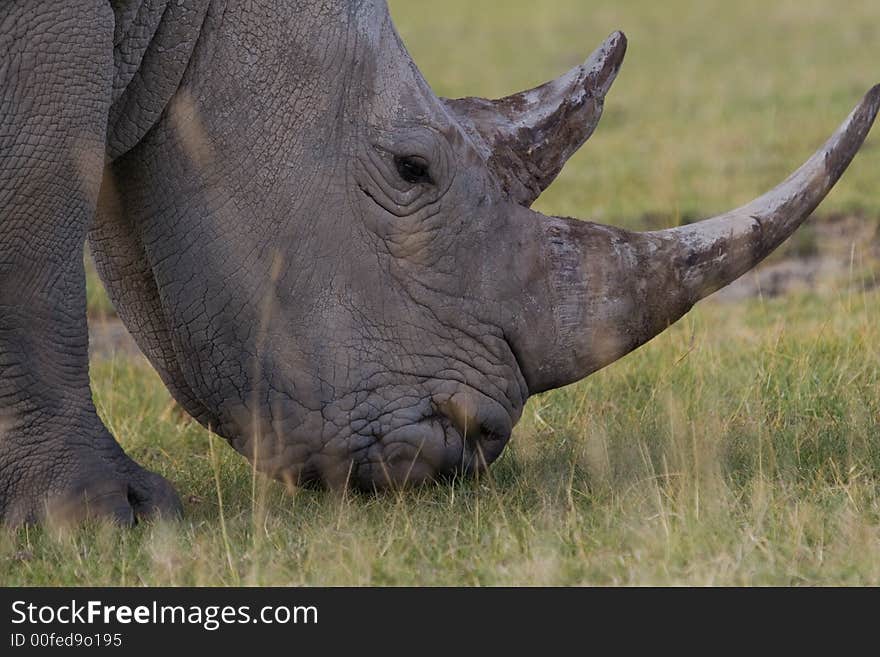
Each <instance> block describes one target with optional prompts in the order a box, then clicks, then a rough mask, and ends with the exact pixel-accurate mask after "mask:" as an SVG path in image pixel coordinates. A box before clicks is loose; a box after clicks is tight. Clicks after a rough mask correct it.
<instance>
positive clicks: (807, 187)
mask: <svg viewBox="0 0 880 657" xmlns="http://www.w3.org/2000/svg"><path fill="white" fill-rule="evenodd" d="M11 7H12V8H11V10H10V11H9V12H8V13H7V15H6V17H5V18H4V19H2V22H0V46H3V47H4V48H6V50H7V51H8V52H10V53H11V54H12V57H11V58H10V61H12V62H14V65H13V66H11V67H7V68H6V69H2V72H0V75H2V76H3V79H2V87H0V89H2V93H3V95H2V102H3V106H2V113H0V121H2V123H0V212H2V214H0V217H2V220H0V221H2V231H0V274H2V277H0V306H2V308H3V310H4V312H3V313H0V359H2V360H0V364H2V365H3V369H2V371H0V515H2V517H3V518H4V520H6V521H7V522H21V521H33V520H39V519H41V518H43V517H44V516H45V515H46V514H47V513H48V514H49V515H50V516H55V517H57V516H59V515H60V516H64V517H67V518H75V519H76V518H81V517H84V516H86V515H99V516H107V517H110V518H112V519H114V520H116V521H117V522H120V523H131V522H134V521H135V519H136V518H145V517H149V516H151V515H155V514H157V513H164V514H169V515H171V514H176V513H179V510H180V504H179V501H178V500H177V497H176V494H175V493H174V491H173V489H172V488H171V486H170V485H169V484H168V483H167V482H165V481H164V480H163V479H161V478H160V477H158V476H157V475H154V474H152V473H149V472H146V471H144V470H142V469H141V468H140V467H139V466H137V464H135V463H133V462H132V461H130V460H129V459H128V457H126V456H125V455H124V454H123V452H122V450H121V448H119V446H118V445H117V444H116V442H115V441H114V440H113V438H112V437H111V436H110V434H109V433H108V432H107V430H106V429H105V428H104V427H103V425H102V424H101V422H100V420H99V419H98V418H97V415H96V413H95V411H94V407H93V405H92V401H91V396H90V392H89V389H88V369H87V368H88V360H87V353H86V350H87V335H86V326H85V304H84V299H83V285H84V283H83V273H82V262H81V247H82V242H83V240H84V239H85V236H86V232H87V231H88V239H89V242H90V245H91V248H92V252H93V254H94V255H95V259H96V263H97V265H98V269H99V272H100V274H101V276H102V279H103V280H104V282H105V285H106V287H107V289H108V292H109V293H110V296H111V298H112V300H113V302H114V305H115V307H116V308H117V311H118V313H119V315H120V317H121V318H122V320H123V321H124V322H125V324H126V326H127V327H128V329H129V330H130V332H131V333H132V335H133V336H134V337H135V339H136V340H137V342H138V344H139V346H140V347H141V349H142V350H143V352H144V353H145V354H146V356H147V357H148V358H149V360H150V361H151V363H152V364H153V366H154V367H155V368H156V370H157V371H158V372H159V374H160V376H161V377H162V379H163V381H164V382H165V384H166V385H167V387H168V388H169V390H170V391H171V393H172V394H173V395H174V397H175V398H176V399H177V400H178V401H179V402H180V403H181V405H182V406H183V407H184V408H185V409H186V410H187V411H188V412H189V413H191V414H192V415H193V416H194V417H195V418H196V419H198V420H199V421H200V422H202V423H203V424H205V425H206V426H209V427H211V428H212V429H213V430H214V431H216V432H217V433H219V434H220V435H222V436H224V437H225V438H226V439H228V440H229V442H230V443H231V444H232V446H233V447H234V448H235V449H237V450H238V451H240V452H241V453H243V454H244V455H245V456H247V457H248V458H249V459H251V460H253V461H254V462H255V464H256V467H257V468H258V469H259V470H261V471H263V472H265V473H267V474H269V475H270V476H274V477H277V478H279V479H282V480H284V481H287V482H289V483H291V484H308V483H315V484H322V485H326V486H345V485H352V486H355V487H359V488H364V489H374V488H385V487H398V486H402V485H405V484H413V483H418V482H421V481H425V480H428V479H433V478H437V477H443V476H448V475H454V474H457V473H469V472H473V471H475V470H478V469H480V468H482V467H485V466H487V465H488V464H490V463H491V462H492V461H493V460H495V459H496V458H497V457H498V455H499V454H500V453H501V451H502V449H503V448H504V446H505V444H506V442H507V440H508V439H509V437H510V433H511V431H512V428H513V426H514V424H515V423H516V421H517V420H518V419H519V416H520V414H521V412H522V408H523V405H524V403H525V401H526V399H527V398H528V396H529V394H534V393H535V392H539V391H541V390H546V389H549V388H553V387H558V386H561V385H565V384H567V383H570V382H572V381H575V380H577V379H579V378H581V377H583V376H586V375H587V374H589V373H590V372H592V371H595V370H596V369H598V368H600V367H603V366H604V365H606V364H608V363H610V362H612V361H613V360H615V359H616V358H619V357H620V356H622V355H623V354H625V353H627V352H628V351H630V350H631V349H633V348H635V347H637V346H639V345H640V344H642V343H644V342H646V341H647V340H649V339H650V338H651V337H653V335H655V334H656V333H658V332H660V331H662V330H663V329H664V328H665V327H666V326H668V325H669V324H670V323H672V322H674V321H675V320H676V319H678V317H680V316H681V315H682V314H683V313H684V312H686V311H687V309H689V308H690V306H691V305H692V304H693V303H694V302H695V301H696V300H698V299H699V298H702V297H703V296H705V295H706V294H709V293H711V292H712V291H714V290H715V289H718V287H720V286H722V285H724V284H726V283H728V282H730V281H731V280H733V279H734V278H736V277H737V276H739V275H740V274H742V273H743V272H744V271H746V270H747V269H748V268H749V267H751V266H753V265H754V264H756V263H757V262H759V261H760V260H761V259H762V258H763V257H764V256H766V255H767V254H768V253H769V252H770V251H772V249H773V248H775V246H776V245H778V244H779V243H780V242H781V241H782V240H784V239H785V238H786V237H787V236H788V235H790V234H791V232H792V231H793V230H794V229H795V228H796V227H797V225H798V224H799V223H800V222H801V221H802V220H803V219H804V218H805V217H806V216H807V215H809V213H810V212H811V211H812V210H813V208H815V206H816V204H818V202H819V201H820V200H821V198H822V197H823V196H824V195H825V193H827V191H828V190H829V189H830V187H831V185H833V184H834V182H835V181H836V180H837V178H838V177H839V176H840V174H841V173H842V171H843V169H845V168H846V165H847V164H848V163H849V161H850V159H851V158H852V157H853V155H854V154H855V152H856V151H857V149H858V147H859V145H860V144H861V142H862V140H863V139H864V137H865V135H866V134H867V131H868V129H869V127H870V125H871V122H872V121H873V119H874V116H875V115H876V112H877V106H878V104H880V92H878V91H877V89H875V90H872V92H871V93H869V95H868V96H866V98H865V100H863V102H862V104H861V105H860V106H859V107H858V108H857V110H856V112H855V113H854V114H853V116H852V117H851V119H850V120H849V121H848V123H847V124H845V126H844V128H842V130H841V131H840V132H839V133H838V134H837V135H836V136H835V138H832V140H831V141H829V143H828V144H827V145H826V147H825V149H824V150H823V151H821V152H820V153H819V154H818V155H817V157H816V158H815V159H814V160H811V162H810V163H808V164H807V165H805V168H804V169H802V170H801V172H800V173H799V174H798V176H799V177H796V178H794V179H792V181H793V182H792V181H789V183H786V184H787V185H788V186H783V187H780V188H778V189H777V190H775V191H774V192H771V193H770V194H769V195H767V196H766V197H762V199H759V200H758V201H756V202H755V203H754V204H752V205H751V206H747V207H746V208H743V209H741V210H739V211H734V212H733V213H730V214H729V215H725V216H722V217H720V218H716V219H713V220H710V221H708V222H704V223H702V224H697V225H696V226H693V227H686V228H685V229H676V230H675V231H662V232H659V233H646V234H634V233H628V232H626V231H621V230H618V229H614V228H611V227H604V226H598V225H596V224H590V223H586V222H578V221H574V220H567V219H559V218H549V217H543V216H541V215H539V214H537V213H534V212H532V211H531V210H529V209H528V205H529V204H530V203H531V202H532V201H533V200H534V199H535V198H536V197H537V195H538V194H539V193H540V192H541V190H543V189H544V188H546V186H547V185H549V184H550V182H552V180H553V178H555V176H556V175H557V174H558V173H559V171H560V170H561V168H562V166H563V164H564V162H565V160H566V159H567V157H569V156H570V155H571V154H572V153H573V152H574V151H575V150H576V149H577V148H578V147H579V146H580V145H581V144H583V143H584V141H586V139H587V138H588V137H589V136H590V134H592V132H593V130H594V129H595V127H596V124H597V123H598V120H599V117H600V116H601V112H602V104H603V100H604V96H605V93H606V92H607V91H608V88H609V87H610V85H611V83H612V82H613V79H614V77H615V75H616V73H617V70H618V68H619V66H620V63H621V61H622V58H623V53H624V50H625V47H626V40H625V38H624V37H623V35H621V34H619V33H615V34H614V35H612V36H611V37H610V38H609V40H607V41H606V42H605V43H604V44H602V46H600V48H599V49H598V50H597V51H596V53H594V55H593V56H592V57H591V58H590V59H588V60H587V61H586V62H585V64H584V65H583V66H581V67H577V68H575V69H573V70H572V71H570V72H569V73H568V74H566V75H565V76H563V77H561V78H559V80H557V81H554V82H553V83H549V84H548V85H545V86H543V87H539V88H538V89H535V90H532V91H529V92H523V93H521V94H515V95H513V96H510V97H508V98H505V99H500V100H498V101H488V100H485V99H473V98H471V99H459V100H443V99H440V98H437V97H436V96H435V95H434V93H433V92H432V91H431V89H430V87H429V86H428V84H427V83H426V82H425V80H424V79H423V78H422V76H421V74H420V73H419V72H418V70H417V69H416V67H415V65H414V64H413V63H412V60H411V59H410V57H409V55H408V54H407V52H406V50H405V48H404V47H403V44H402V43H401V42H400V39H399V37H398V36H397V33H396V31H395V30H394V27H393V24H392V23H391V20H390V17H389V15H388V10H387V7H386V6H385V3H384V2H382V1H380V0H363V1H360V2H357V1H351V2H342V1H339V2H331V1H325V2H297V3H288V2H277V3H262V4H260V5H258V6H251V5H250V4H249V3H240V2H235V1H233V0H226V1H223V0H218V1H217V2H211V3H208V2H195V1H188V2H183V3H178V2H176V1H174V2H162V1H160V0H156V1H153V2H146V1H145V2H113V3H110V4H109V5H106V4H103V3H101V2H79V3H76V2H69V3H68V4H66V5H65V8H66V10H67V11H61V12H59V11H57V10H56V8H54V6H53V5H52V3H48V2H46V3H42V4H41V3H36V2H31V3H25V2H16V3H13V4H12V5H11ZM37 52H39V53H42V55H41V57H40V58H35V56H34V53H37ZM38 60H39V64H38V63H37V61H38ZM62 74H63V76H64V80H65V84H64V85H59V84H56V83H54V80H55V78H54V77H53V75H57V76H61V75H62ZM59 104H63V105H64V107H65V111H64V113H63V114H62V117H61V119H60V120H56V121H55V122H54V123H53V124H52V126H51V127H50V126H47V122H46V118H45V117H46V116H48V115H51V111H50V108H53V107H57V106H58V105H59ZM10 153H11V155H8V154H10ZM7 158H11V161H9V159H7ZM102 160H103V161H104V164H105V165H104V166H103V167H102V166H101V162H102ZM22 291H24V294H23V293H22ZM24 300H26V301H27V303H25V301H24ZM39 327H45V328H39Z"/></svg>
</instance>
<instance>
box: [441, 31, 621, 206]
mask: <svg viewBox="0 0 880 657" xmlns="http://www.w3.org/2000/svg"><path fill="white" fill-rule="evenodd" d="M625 53H626V37H625V36H624V34H623V33H622V32H615V33H614V34H612V35H611V36H609V37H608V38H607V39H606V40H605V42H604V43H603V44H602V45H601V46H599V48H597V49H596V51H595V52H594V53H593V54H592V55H590V57H589V58H588V59H587V61H585V62H584V63H583V64H581V65H580V66H576V67H574V68H573V69H571V70H570V71H569V72H568V73H566V74H565V75H563V76H561V77H559V78H557V79H555V80H553V81H551V82H548V83H546V84H544V85H541V86H540V87H536V88H535V89H530V90H528V91H522V92H520V93H517V94H513V95H512V96H507V97H505V98H499V99H498V100H487V99H485V98H459V99H456V100H448V99H447V100H444V102H445V103H446V107H447V108H448V109H449V110H450V111H451V112H452V113H453V114H454V115H455V118H456V120H457V121H458V122H459V123H460V124H461V125H462V126H463V127H464V128H465V129H466V130H467V131H468V133H469V134H470V136H471V138H472V139H473V141H474V143H475V144H476V145H477V147H478V149H480V150H481V151H482V154H483V156H484V157H485V158H486V162H487V164H488V166H489V168H491V169H492V170H493V172H494V173H495V175H496V177H497V178H498V179H499V180H500V181H501V184H502V186H503V187H504V189H505V191H506V192H507V194H508V196H509V197H510V198H511V199H512V200H514V201H515V202H517V203H519V204H520V205H523V206H525V207H528V206H530V205H531V204H532V203H533V202H534V200H535V199H536V198H538V196H539V195H540V194H541V192H542V191H544V190H545V189H546V188H547V187H548V186H549V185H550V183H551V182H553V180H554V179H555V178H556V176H558V175H559V172H560V171H561V170H562V167H563V166H564V165H565V163H566V161H567V160H568V158H570V157H571V156H572V155H573V154H574V153H575V151H577V149H579V148H580V147H581V146H582V145H583V144H584V142H586V141H587V140H588V139H589V138H590V136H591V135H592V134H593V131H594V130H595V129H596V126H597V125H598V124H599V119H600V118H601V116H602V106H603V104H604V101H605V95H606V94H607V93H608V90H609V89H610V88H611V84H612V83H613V82H614V79H615V78H616V77H617V72H618V71H619V70H620V65H621V64H622V63H623V56H624V54H625Z"/></svg>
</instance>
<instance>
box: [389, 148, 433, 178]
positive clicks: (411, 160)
mask: <svg viewBox="0 0 880 657" xmlns="http://www.w3.org/2000/svg"><path fill="white" fill-rule="evenodd" d="M394 165H395V166H396V167H397V173H398V174H400V177H401V178H403V179H404V180H405V181H406V182H408V183H410V184H411V185H418V184H419V183H429V184H430V183H432V182H433V181H432V180H431V174H430V172H429V171H428V163H427V162H426V161H425V160H424V159H423V158H421V157H419V156H418V155H406V156H402V157H396V158H394Z"/></svg>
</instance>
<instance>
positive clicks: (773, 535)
mask: <svg viewBox="0 0 880 657" xmlns="http://www.w3.org/2000/svg"><path fill="white" fill-rule="evenodd" d="M391 4H392V10H393V13H394V16H395V19H396V21H397V23H398V26H399V28H400V30H401V32H402V34H403V36H404V39H405V40H406V42H407V44H408V45H409V47H410V49H411V51H412V52H413V54H414V57H415V59H416V61H417V62H418V63H419V65H420V66H421V68H422V69H423V72H424V73H425V75H426V77H427V78H428V79H429V80H430V81H431V82H432V84H433V85H434V86H435V88H436V89H437V91H438V92H439V93H442V94H445V95H450V96H458V95H466V94H476V93H479V94H484V95H502V94H505V93H508V92H510V91H514V90H516V89H519V88H523V87H528V86H531V85H534V84H537V83H539V82H541V81H543V80H544V79H546V78H549V77H552V76H554V75H555V74H557V73H559V72H561V71H562V70H564V69H566V68H567V67H569V66H571V65H574V64H576V63H578V62H579V61H580V60H582V59H583V58H584V57H585V56H586V54H587V53H588V52H589V50H591V49H592V48H593V47H594V46H595V45H596V44H598V43H599V42H600V41H601V40H602V38H604V36H606V35H607V34H608V33H609V32H610V31H612V30H613V29H617V28H620V29H623V30H625V31H626V32H627V35H628V36H629V38H630V52H629V55H628V57H627V62H626V64H625V65H624V70H623V72H622V74H621V76H620V78H619V80H618V82H617V83H616V85H615V87H614V89H613V91H612V94H611V96H610V97H609V100H608V103H607V105H606V116H605V120H604V122H603V124H602V125H601V127H600V128H599V130H598V131H597V133H596V135H595V136H594V137H593V139H592V140H591V142H590V143H589V144H588V146H587V147H585V148H584V149H583V152H582V153H580V154H578V155H577V156H576V157H575V158H574V159H573V160H572V162H571V163H570V165H569V166H568V167H567V168H566V170H565V172H564V173H563V175H562V176H561V177H560V179H559V180H558V181H557V182H556V183H555V184H554V186H553V187H552V188H551V189H550V190H549V191H548V193H547V194H546V195H545V196H544V197H542V199H541V200H540V201H539V204H538V207H539V208H540V209H541V210H543V211H546V212H550V213H554V214H571V215H577V216H583V217H585V218H591V219H596V220H600V221H606V222H609V223H615V224H618V225H625V226H629V227H636V228H644V227H657V226H665V225H671V224H676V223H680V222H683V221H688V220H690V219H692V218H694V217H700V216H705V215H707V214H710V213H714V212H716V211H719V210H723V209H726V208H729V207H731V206H734V205H737V204H740V203H742V202H744V201H746V200H748V199H749V198H751V197H752V196H754V195H756V194H758V193H761V192H763V191H765V190H766V189H767V188H769V187H771V186H773V185H774V184H776V183H777V182H779V181H780V180H781V179H783V178H784V177H785V176H786V175H787V174H788V173H789V172H790V170H792V169H793V168H794V167H795V166H797V165H798V164H799V163H800V162H801V161H802V160H803V159H805V158H806V157H807V156H808V155H809V154H810V153H811V152H812V150H813V149H814V148H815V147H816V146H818V145H819V144H820V143H821V142H822V141H823V140H824V139H825V137H827V136H828V135H829V134H830V133H831V132H832V131H833V129H834V128H835V127H836V125H837V124H838V122H839V121H840V120H841V119H842V118H843V117H844V116H845V115H846V113H847V112H848V111H849V110H850V109H851V107H852V105H854V104H855V102H856V101H857V100H858V98H859V97H860V96H861V94H862V93H863V92H864V91H865V90H867V89H868V88H869V87H870V86H871V85H872V84H873V83H874V82H877V81H880V65H878V64H877V62H880V39H878V36H880V34H878V32H880V5H878V4H877V3H876V2H875V1H874V0H853V1H851V2H847V3H845V5H840V4H836V5H835V4H834V3H828V2H818V1H816V0H804V1H799V2H798V1H794V0H792V1H786V2H767V0H764V1H763V2H760V3H759V2H756V1H754V0H744V1H743V2H737V3H729V2H721V1H720V0H712V1H711V2H710V1H706V2H683V1H682V0H670V1H669V2H664V3H652V2H648V1H647V0H644V1H641V2H636V1H635V0H630V1H623V0H616V1H613V2H612V1H610V0H608V1H601V2H591V3H589V5H587V4H585V3H583V2H579V1H577V0H565V1H557V2H553V3H550V2H546V3H540V4H536V3H531V2H525V1H524V0H516V1H508V2H504V3H490V2H465V0H450V1H449V2H446V3H443V5H442V6H440V5H437V4H436V3H430V4H429V3H426V2H415V1H413V0H407V1H406V2H404V1H403V0H394V1H393V2H392V3H391ZM523 44H528V47H524V45H523ZM877 139H878V137H877V136H876V135H875V136H874V137H872V139H871V140H870V142H869V144H868V145H867V148H866V149H865V150H864V151H863V152H862V153H861V154H860V155H859V156H858V158H857V160H856V162H855V163H854V166H853V168H852V169H851V171H849V172H848V173H847V174H846V176H845V177H844V179H843V181H842V183H841V185H840V186H839V188H838V190H837V191H835V192H834V193H833V194H832V196H831V197H830V198H829V199H828V201H827V202H826V203H825V204H824V205H823V211H824V212H829V213H830V212H847V213H849V212H855V211H858V212H860V213H861V214H863V215H864V216H865V217H866V219H865V220H866V221H871V220H873V219H871V218H872V217H877V216H880V185H878V177H877V175H878V174H877V172H878V171H880V166H878V165H880V149H877V148H876V144H877V143H878V142H877ZM814 242H815V236H814V235H813V234H812V233H810V232H808V233H806V234H805V235H804V236H802V238H801V239H800V240H799V241H798V242H797V243H796V244H795V245H794V246H793V247H791V248H792V249H794V251H793V252H797V253H808V254H809V253H812V252H813V250H814V249H815V248H816V245H815V243H814ZM859 255H860V254H859V253H855V254H854V256H855V258H854V262H859ZM874 268H875V269H876V266H875V267H874ZM862 269H863V268H861V267H859V268H854V270H853V272H852V274H851V277H850V280H847V281H842V282H841V284H840V285H839V286H837V287H836V288H833V291H830V292H823V293H821V294H818V293H802V294H797V295H791V296H788V297H784V298H777V299H762V298H758V299H752V300H748V301H744V302H738V303H730V304H721V303H712V302H709V303H705V304H701V305H700V306H698V307H697V308H696V309H695V310H694V311H693V312H692V313H691V314H689V315H688V316H687V317H686V318H685V319H684V320H683V321H682V322H680V323H679V324H677V325H676V326H674V327H672V328H671V329H670V330H669V331H667V332H666V333H664V334H663V335H661V336H659V337H658V338H657V339H656V340H654V341H653V342H652V343H651V344H650V345H648V346H646V347H645V348H643V349H641V350H639V351H637V352H635V353H633V354H631V355H630V356H628V357H626V358H624V359H623V360H622V361H621V362H619V363H616V364H615V365H613V366H611V367H609V368H607V369H606V370H603V371H601V372H599V373H597V374H595V375H594V376H593V377H591V378H590V379H588V380H586V381H584V382H581V383H579V384H576V385H573V386H569V387H567V388H565V389H562V390H558V391H553V392H550V393H547V394H544V395H541V396H538V397H536V398H534V399H532V400H531V401H530V402H529V404H528V406H527V408H526V410H525V413H524V416H523V420H522V421H521V423H520V424H519V425H518V427H517V429H516V431H515V435H514V438H513V440H512V443H511V445H510V447H509V449H508V450H507V451H506V452H505V454H504V455H503V456H502V458H501V459H500V460H499V462H498V463H497V464H496V465H495V466H493V468H492V470H491V472H490V475H489V476H488V477H484V478H482V479H481V480H479V481H459V482H456V483H454V484H453V485H442V486H441V485H438V486H429V487H426V488H423V489H420V490H416V491H408V492H405V493H402V494H399V495H393V494H389V495H383V496H375V497H371V496H363V495H341V494H334V493H326V492H314V491H304V490H298V491H293V492H288V491H286V490H285V489H284V488H283V487H282V486H280V485H278V484H276V483H274V482H267V481H265V480H264V479H262V478H260V477H254V475H253V473H252V471H251V468H250V467H249V465H248V464H247V463H246V462H245V461H244V460H243V459H242V458H241V457H239V456H238V455H237V454H235V453H234V452H233V451H232V450H231V449H229V448H228V447H227V446H226V445H225V444H223V443H222V441H220V440H219V439H217V438H216V437H212V436H210V435H209V434H208V432H207V431H206V430H205V429H203V428H201V427H200V426H198V425H197V424H195V423H194V422H192V421H190V420H189V419H187V418H186V417H184V416H183V415H181V414H180V412H179V411H178V409H177V407H176V406H175V405H174V404H173V402H172V401H171V400H170V398H169V396H168V394H167V393H166V392H165V390H164V388H163V387H162V385H161V383H160V382H159V380H158V378H157V376H156V375H155V373H154V372H153V371H152V370H151V369H150V368H149V366H148V365H146V363H145V362H144V361H143V360H142V359H139V358H134V359H118V360H95V361H94V363H93V369H92V378H93V382H94V390H95V397H96V403H97V406H98V408H99V412H100V413H101V415H102V417H104V419H105V421H106V422H107V424H108V426H109V427H110V428H111V430H113V432H114V433H115V434H116V436H117V437H118V438H119V440H120V442H121V443H122V444H123V446H124V447H125V448H126V450H127V451H128V452H129V453H130V454H131V455H132V456H133V457H134V458H136V459H137V460H138V461H140V462H141V463H142V464H144V465H145V466H147V467H150V468H152V469H155V470H157V471H159V472H161V473H162V474H164V475H165V476H167V477H169V478H170V479H171V480H172V481H173V482H174V483H175V484H176V485H177V487H178V490H179V491H180V492H181V494H182V496H183V498H184V504H185V507H186V519H185V520H184V521H183V522H181V523H178V524H173V525H166V524H156V525H142V526H139V527H137V528H135V529H134V530H132V531H118V530H114V529H112V528H109V527H106V526H101V525H91V526H86V527H83V528H80V529H77V530H75V531H73V532H67V533H57V532H55V531H52V530H47V529H29V530H24V529H23V530H19V531H15V532H8V531H7V532H0V583H3V584H6V585H13V586H16V585H39V584H44V585H45V584H80V585H85V584H91V585H116V584H130V585H140V584H148V585H154V584H155V585H158V584H170V585H185V584H194V585H226V584H270V585H285V584H325V585H335V584H483V585H492V584H874V585H877V584H880V559H878V558H877V556H878V554H880V346H878V345H880V321H878V320H880V288H877V286H876V284H877V278H876V274H874V275H870V274H869V275H866V274H864V273H863V272H862ZM866 269H868V270H870V269H871V267H870V266H868V267H867V268H866ZM90 283H91V286H90V309H92V310H95V309H100V308H104V310H105V311H106V305H103V304H106V300H105V299H104V298H103V297H102V294H101V291H100V289H99V287H98V286H96V285H94V279H93V278H92V279H91V280H90ZM856 283H857V284H856Z"/></svg>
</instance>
